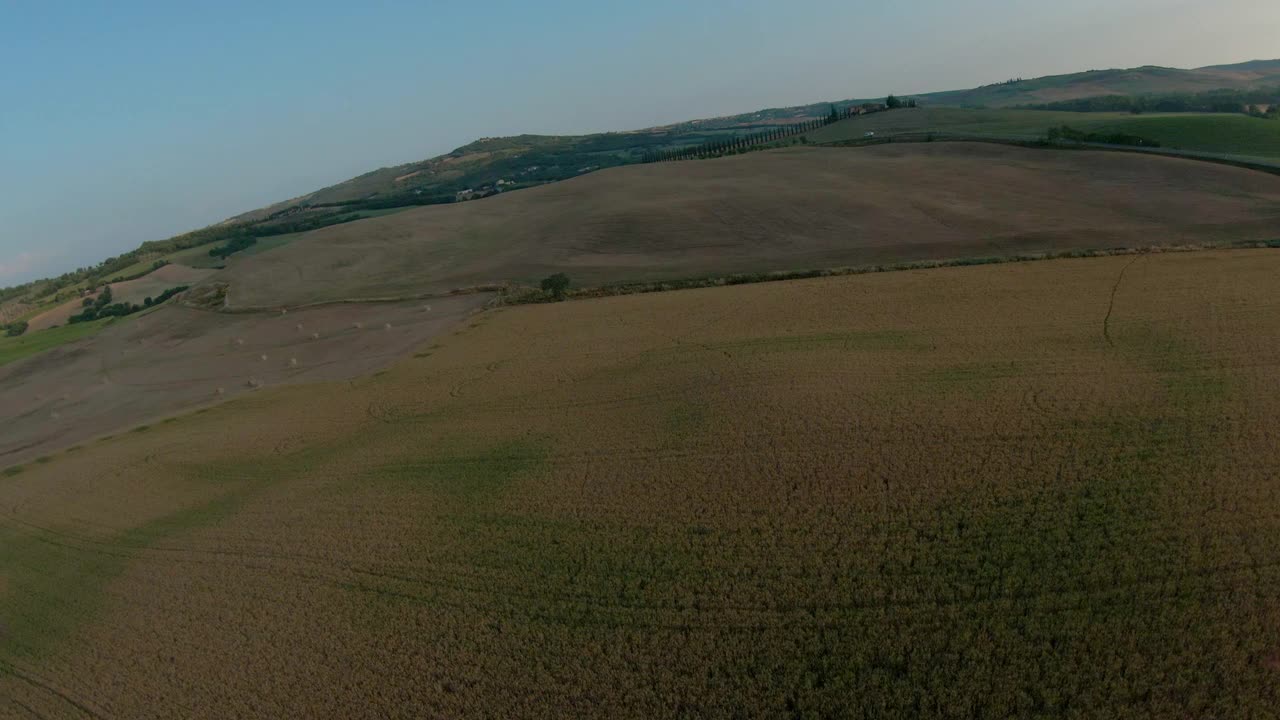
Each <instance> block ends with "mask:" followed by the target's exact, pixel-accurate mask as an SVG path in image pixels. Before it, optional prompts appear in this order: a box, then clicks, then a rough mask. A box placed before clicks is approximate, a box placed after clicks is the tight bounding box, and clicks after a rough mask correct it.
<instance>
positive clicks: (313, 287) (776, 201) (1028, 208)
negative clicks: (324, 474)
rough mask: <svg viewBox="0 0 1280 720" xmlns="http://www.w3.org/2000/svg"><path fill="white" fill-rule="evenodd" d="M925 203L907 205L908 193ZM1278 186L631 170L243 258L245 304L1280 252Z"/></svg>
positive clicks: (1144, 168) (806, 165) (947, 157)
mask: <svg viewBox="0 0 1280 720" xmlns="http://www.w3.org/2000/svg"><path fill="white" fill-rule="evenodd" d="M904 188H909V189H910V190H909V191H904V190H903V189H904ZM1278 220H1280V178H1277V177H1272V176H1268V175H1264V174H1260V173H1255V172H1250V171H1246V170H1241V169H1237V168H1230V167H1220V166H1215V165H1209V164H1206V163H1200V162H1194V161H1188V160H1176V159H1170V158H1162V157H1146V156H1138V155H1131V154H1121V153H1095V152H1065V151H1050V150H1032V149H1026V148H1015V147H1004V146H994V145H977V144H966V143H959V144H953V143H933V144H920V145H910V146H881V147H873V148H863V149H788V150H779V151H772V152H763V153H751V154H748V155H742V156H737V157H732V158H724V159H719V160H710V161H700V162H685V163H661V164H656V165H645V166H631V167H625V168H616V169H612V170H605V171H601V172H598V173H593V174H591V175H589V176H586V177H582V178H577V179H574V180H569V181H566V182H562V183H557V184H554V185H549V186H545V187H540V188H535V189H531V190H525V191H521V192H517V193H511V194H508V195H503V196H500V197H496V198H490V199H487V200H484V201H480V202H472V203H462V204H457V205H447V206H434V207H426V208H420V209H415V210H408V211H405V212H403V213H398V214H396V215H394V216H389V217H383V218H375V219H369V220H363V221H359V222H354V223H348V224H344V225H340V226H335V227H331V228H325V229H322V230H318V231H315V232H312V233H308V234H305V235H303V236H301V237H300V238H298V240H297V241H295V242H293V243H291V244H290V245H288V246H286V247H284V248H281V249H279V250H274V251H272V252H269V253H264V254H263V255H260V256H255V257H253V258H248V259H246V260H245V261H244V262H241V263H233V264H232V267H230V268H229V269H228V270H227V271H226V272H224V273H223V274H222V275H221V276H220V277H219V280H225V281H227V282H229V283H230V284H231V289H230V292H229V294H228V301H229V303H230V305H231V306H233V307H245V306H258V307H276V306H281V305H298V304H303V303H309V302H316V301H323V300H331V299H337V298H354V297H385V296H404V295H413V294H419V293H428V292H443V291H447V290H450V289H453V288H457V287H469V286H474V285H483V284H488V283H501V282H506V281H515V282H524V283H533V284H536V282H537V281H538V280H539V279H541V278H542V277H545V276H546V275H549V274H551V273H554V272H561V271H563V272H565V273H567V274H568V275H569V276H570V277H571V278H573V280H574V281H575V283H576V284H577V285H579V286H582V285H595V284H601V283H607V282H617V281H653V280H667V279H673V278H686V277H691V276H705V275H726V274H734V273H750V272H770V271H779V270H797V269H817V268H826V267H839V266H852V265H878V264H892V263H899V262H911V261H919V260H937V259H947V258H962V257H972V256H1001V255H1017V254H1033V253H1042V252H1060V251H1066V250H1075V249H1097V248H1111V247H1144V246H1149V245H1180V244H1191V243H1207V242H1218V241H1241V240H1272V239H1275V236H1276V229H1275V228H1276V227H1277V221H1278Z"/></svg>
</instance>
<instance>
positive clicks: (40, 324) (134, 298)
mask: <svg viewBox="0 0 1280 720" xmlns="http://www.w3.org/2000/svg"><path fill="white" fill-rule="evenodd" d="M213 273H214V271H213V270H205V269H197V268H190V267H186V266H184V265H165V266H164V267H161V268H158V269H156V270H153V271H152V272H149V273H147V274H146V275H143V276H142V277H140V278H137V279H135V280H126V281H124V282H118V283H112V284H111V296H112V298H113V301H114V302H127V303H133V304H136V305H141V304H142V303H143V301H144V300H146V299H147V298H148V297H156V296H157V295H159V294H160V293H162V292H164V291H165V290H168V289H169V288H174V287H179V286H181V285H195V284H196V283H198V282H200V281H201V280H204V279H205V278H207V277H209V276H210V275H212V274H213ZM92 297H97V294H96V293H95V294H94V295H93V296H92ZM83 309H84V308H83V301H82V299H81V298H76V299H75V300H68V301H67V302H65V303H63V304H61V305H59V306H58V307H55V308H53V309H51V310H46V311H45V312H42V313H40V314H39V315H37V316H35V317H34V318H32V319H31V323H30V330H29V331H38V330H44V329H46V328H51V327H53V326H55V325H66V324H67V319H68V318H70V317H71V316H72V315H75V314H76V313H78V312H80V311H81V310H83Z"/></svg>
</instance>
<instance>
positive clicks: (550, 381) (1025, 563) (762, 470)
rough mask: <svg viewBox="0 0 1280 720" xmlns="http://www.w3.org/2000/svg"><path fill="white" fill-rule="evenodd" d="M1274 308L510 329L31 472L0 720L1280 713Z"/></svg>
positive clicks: (1218, 289)
mask: <svg viewBox="0 0 1280 720" xmlns="http://www.w3.org/2000/svg"><path fill="white" fill-rule="evenodd" d="M1278 274H1280V251H1265V250H1257V251H1234V252H1207V253H1189V254H1173V255H1148V256H1133V257H1112V258H1098V259H1087V260H1057V261H1051V262H1043V263H1029V264H1012V265H996V266H982V267H971V268H951V269H942V270H928V271H910V272H901V273H890V274H881V275H868V276H857V277H841V278H825V279H818V280H809V281H797V282H787V283H772V284H765V285H751V286H738V287H730V288H716V289H709V290H691V291H683V292H673V293H665V294H654V295H643V296H628V297H618V298H609V299H604V300H595V301H582V302H571V303H562V304H555V305H545V306H529V307H518V308H508V309H503V310H498V311H493V312H489V313H486V314H484V315H481V316H478V317H477V318H476V319H475V320H474V321H473V322H472V323H471V324H470V325H469V326H468V327H467V328H465V329H464V330H462V331H461V332H459V333H458V334H456V335H454V336H451V337H449V338H447V339H445V340H444V341H442V342H441V343H440V345H439V346H437V347H434V348H430V349H426V350H424V352H423V353H420V356H419V357H414V358H412V359H408V360H405V361H404V362H402V363H401V364H399V365H397V366H395V367H393V368H392V369H391V370H390V371H388V372H387V373H385V374H382V375H380V376H377V377H373V378H369V379H367V380H362V381H356V382H351V383H342V384H328V385H308V386H292V387H281V388H273V389H269V390H266V391H263V392H261V393H257V394H254V395H252V396H248V397H245V398H240V399H237V400H235V401H233V402H230V403H226V404H223V405H220V406H218V407H216V408H213V409H211V410H209V411H207V412H203V413H200V414H196V415H191V416H187V417H183V418H180V419H178V420H177V421H175V422H172V423H168V424H164V425H158V426H155V427H152V428H150V429H149V430H146V431H145V432H136V433H129V434H126V435H124V436H121V437H118V438H115V439H113V440H111V441H109V442H102V443H95V444H93V445H92V446H89V447H86V448H84V449H82V450H78V451H74V452H70V453H66V454H63V455H59V456H57V457H55V458H53V459H52V460H51V461H49V462H47V463H43V464H33V465H29V466H27V467H26V468H23V469H22V470H21V472H18V473H16V474H9V475H5V476H0V628H3V629H2V630H0V633H2V634H0V638H2V639H0V714H9V715H18V716H21V715H24V714H30V715H34V716H41V717H102V718H106V717H118V718H139V717H210V718H227V717H343V718H352V717H583V716H589V717H611V718H616V717H646V718H649V717H677V716H679V717H695V716H721V717H727V716H739V717H926V718H927V717H993V718H1005V717H1031V716H1045V717H1056V716H1063V717H1250V716H1253V717H1261V716H1267V715H1269V714H1273V713H1274V712H1275V708H1276V707H1280V565H1277V563H1276V558H1277V557H1280V482H1278V481H1277V477H1280V457H1278V456H1277V447H1280V444H1278V441H1280V437H1277V428H1278V427H1280V405H1277V403H1276V398H1277V397H1280V360H1278V358H1280V312H1277V310H1278V309H1280V286H1278V285H1277V283H1276V282H1275V278H1276V277H1277V275H1278Z"/></svg>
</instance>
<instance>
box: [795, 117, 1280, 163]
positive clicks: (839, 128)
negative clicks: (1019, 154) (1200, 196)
mask: <svg viewBox="0 0 1280 720" xmlns="http://www.w3.org/2000/svg"><path fill="white" fill-rule="evenodd" d="M1059 125H1070V126H1071V127H1073V128H1076V129H1079V130H1086V131H1099V132H1101V131H1106V132H1112V131H1115V132H1125V133H1131V134H1134V135H1140V136H1142V137H1147V138H1150V139H1152V140H1157V141H1159V142H1160V143H1161V144H1162V145H1165V146H1168V147H1173V148H1178V149H1183V150H1197V151H1202V152H1213V153H1226V154H1234V155H1245V156H1255V157H1261V158H1273V159H1274V158H1280V121H1275V120H1261V119H1258V118H1251V117H1246V116H1243V115H1229V114H1222V113H1152V114H1149V115H1139V116H1135V115H1132V114H1130V113H1078V112H1060V111H1046V110H1005V109H999V110H975V109H965V108H915V109H902V110H896V111H893V112H887V113H879V114H874V115H867V116H864V117H857V118H851V119H849V120H844V121H841V122H838V123H835V124H834V125H829V126H827V127H824V128H821V129H820V130H816V131H814V132H812V133H809V135H808V137H809V139H810V140H811V141H812V142H839V141H842V140H857V139H861V138H862V137H863V136H864V135H865V134H866V133H867V132H875V133H876V134H877V135H880V136H886V135H894V134H897V133H919V132H928V131H937V132H950V133H957V134H963V135H979V136H990V137H996V138H1014V139H1024V140H1031V139H1036V138H1043V137H1044V136H1045V134H1046V132H1047V131H1048V129H1049V128H1051V127H1055V126H1059Z"/></svg>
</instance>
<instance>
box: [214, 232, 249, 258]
mask: <svg viewBox="0 0 1280 720" xmlns="http://www.w3.org/2000/svg"><path fill="white" fill-rule="evenodd" d="M257 244H258V238H256V237H251V236H247V235H246V236H243V237H237V238H232V239H231V240H229V241H228V242H227V244H226V245H220V246H218V247H216V248H214V249H212V250H210V251H209V257H216V258H222V259H223V260H225V259H227V257H228V256H229V255H234V254H236V253H238V252H240V251H241V250H245V249H247V248H251V247H253V246H254V245H257Z"/></svg>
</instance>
